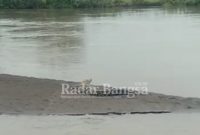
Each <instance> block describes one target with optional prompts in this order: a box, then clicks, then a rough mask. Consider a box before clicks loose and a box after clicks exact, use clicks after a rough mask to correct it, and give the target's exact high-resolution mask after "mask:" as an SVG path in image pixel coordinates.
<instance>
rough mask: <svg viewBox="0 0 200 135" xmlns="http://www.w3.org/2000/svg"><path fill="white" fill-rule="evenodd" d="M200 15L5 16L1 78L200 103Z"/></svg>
mask: <svg viewBox="0 0 200 135" xmlns="http://www.w3.org/2000/svg"><path fill="white" fill-rule="evenodd" d="M199 36H200V12H199V10H195V9H160V8H148V9H145V8H140V9H107V10H1V11H0V73H9V74H17V75H25V76H35V77H41V78H54V79H64V80H74V81H79V80H82V79H85V78H93V80H94V82H95V83H100V84H102V83H110V84H111V85H114V86H133V85H134V83H135V82H148V84H149V89H150V90H151V91H156V92H161V93H166V94H175V95H182V96H198V97H200V91H199V88H200V87H199V80H200V76H199V75H200V70H199V69H200V62H199V57H200V53H199V49H200V46H199V45H200V38H199Z"/></svg>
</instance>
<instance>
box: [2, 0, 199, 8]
mask: <svg viewBox="0 0 200 135" xmlns="http://www.w3.org/2000/svg"><path fill="white" fill-rule="evenodd" d="M138 5H142V6H152V5H175V6H176V5H200V0H0V8H17V9H18V8H19V9H20V8H28V9H29V8H30V9H31V8H96V7H98V8H99V7H100V8H102V7H116V6H138Z"/></svg>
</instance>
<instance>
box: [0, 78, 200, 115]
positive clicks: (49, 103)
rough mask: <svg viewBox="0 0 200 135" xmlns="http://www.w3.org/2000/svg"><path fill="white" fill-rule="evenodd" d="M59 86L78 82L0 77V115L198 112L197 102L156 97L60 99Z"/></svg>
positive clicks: (198, 101) (199, 106) (199, 105)
mask: <svg viewBox="0 0 200 135" xmlns="http://www.w3.org/2000/svg"><path fill="white" fill-rule="evenodd" d="M62 83H68V84H71V85H75V84H79V83H80V82H65V81H59V80H49V79H38V78H32V77H22V76H12V75H5V74H1V75H0V113H1V114H26V115H64V114H68V115H83V114H94V115H107V114H125V113H131V114H137V113H139V114H146V113H171V112H199V111H200V99H198V98H183V97H177V96H168V95H162V94H156V93H149V95H143V96H137V97H135V98H131V99H129V98H123V97H120V98H114V97H106V98H103V97H102V98H61V91H62V85H61V84H62Z"/></svg>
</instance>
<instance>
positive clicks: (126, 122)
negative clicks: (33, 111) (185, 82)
mask: <svg viewBox="0 0 200 135" xmlns="http://www.w3.org/2000/svg"><path fill="white" fill-rule="evenodd" d="M199 121H200V117H199V114H166V115H165V114H164V115H124V116H80V117H79V116H78V117H76V116H75V117H74V116H0V134H2V135H13V134H14V135H27V134H28V135H35V134H37V135H55V134H59V135H94V134H95V135H102V134H103V135H121V134H126V135H133V134H139V135H151V134H153V135H161V134H162V135H169V134H170V135H191V134H196V135H197V134H199V133H200V130H199Z"/></svg>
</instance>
